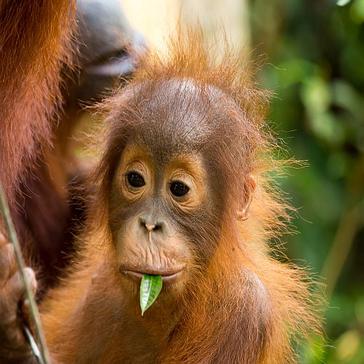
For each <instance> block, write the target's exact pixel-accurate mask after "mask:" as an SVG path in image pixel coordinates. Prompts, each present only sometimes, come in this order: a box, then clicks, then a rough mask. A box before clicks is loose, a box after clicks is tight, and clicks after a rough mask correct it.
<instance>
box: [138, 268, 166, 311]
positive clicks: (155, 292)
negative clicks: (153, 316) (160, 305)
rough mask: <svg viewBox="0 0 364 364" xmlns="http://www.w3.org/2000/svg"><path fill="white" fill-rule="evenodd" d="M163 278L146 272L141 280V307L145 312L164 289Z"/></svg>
mask: <svg viewBox="0 0 364 364" xmlns="http://www.w3.org/2000/svg"><path fill="white" fill-rule="evenodd" d="M162 286H163V280H162V277H161V276H160V275H151V274H144V275H143V277H142V280H141V282H140V308H141V310H142V316H143V315H144V312H145V311H146V310H147V309H148V308H149V307H150V306H151V305H152V304H153V303H154V302H155V300H156V299H157V298H158V296H159V293H160V292H161V290H162Z"/></svg>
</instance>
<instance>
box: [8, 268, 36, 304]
mask: <svg viewBox="0 0 364 364" xmlns="http://www.w3.org/2000/svg"><path fill="white" fill-rule="evenodd" d="M24 274H25V278H26V280H27V282H28V283H29V284H30V287H31V289H32V290H33V291H35V290H36V288H37V281H36V279H35V274H34V271H33V269H31V268H28V267H27V268H25V269H24ZM5 292H6V294H7V295H8V299H9V301H10V302H11V304H14V305H16V304H17V303H18V302H19V301H21V300H22V299H23V298H24V297H25V286H24V283H23V280H22V277H21V275H20V272H16V273H15V274H14V275H13V276H12V277H11V278H10V279H9V280H8V282H7V283H6V287H5Z"/></svg>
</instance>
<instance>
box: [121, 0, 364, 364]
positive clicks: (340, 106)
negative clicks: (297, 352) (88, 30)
mask: <svg viewBox="0 0 364 364" xmlns="http://www.w3.org/2000/svg"><path fill="white" fill-rule="evenodd" d="M122 5H123V7H124V10H125V13H126V16H127V17H128V19H129V21H130V23H131V25H132V26H133V27H134V28H135V29H137V30H138V31H140V32H141V33H142V34H143V35H144V36H145V38H146V40H147V42H148V43H149V46H151V47H158V48H159V49H161V51H164V50H165V44H166V42H165V41H166V37H167V36H168V34H169V33H170V32H171V30H173V29H174V28H175V25H176V23H177V21H178V19H180V20H181V22H182V23H187V24H192V23H194V22H196V21H199V23H200V24H201V25H202V26H203V27H204V28H205V31H206V32H207V34H209V35H211V36H213V35H214V34H215V33H217V32H219V31H221V28H222V27H224V28H225V29H226V32H227V34H228V37H229V38H230V40H231V43H232V44H233V45H235V46H239V47H241V46H243V47H245V48H246V49H247V50H249V52H252V54H255V55H258V56H261V55H264V58H265V59H266V63H265V64H264V66H263V67H262V68H261V70H260V72H259V74H258V79H259V82H260V84H261V85H262V86H264V87H266V88H269V89H270V90H272V91H273V92H274V97H273V99H272V107H271V112H270V115H269V123H270V125H271V127H272V128H273V130H274V131H275V133H276V134H277V137H278V138H279V139H281V140H282V144H284V146H285V148H286V150H287V151H288V152H287V153H288V155H289V156H293V157H294V158H296V159H298V160H301V161H306V162H307V163H306V165H307V166H306V167H304V168H303V167H302V168H295V169H291V170H288V176H287V178H285V179H280V180H279V183H280V184H281V185H282V188H283V189H284V190H285V191H287V192H288V195H289V196H290V200H291V202H292V204H293V205H294V206H295V207H296V208H297V209H298V213H297V214H296V216H295V217H294V220H293V227H294V230H295V231H296V232H295V233H294V234H292V235H289V236H287V237H286V239H285V240H286V241H287V249H288V255H289V256H290V257H291V258H292V259H293V260H294V261H296V262H298V263H299V264H303V265H308V266H309V267H310V269H311V271H312V273H313V275H315V276H316V277H322V279H323V281H325V282H326V292H327V300H328V305H327V308H326V309H325V311H324V316H325V324H324V325H325V332H326V337H325V338H324V339H317V338H312V342H311V343H310V344H309V345H308V346H306V347H304V348H302V350H301V352H302V353H301V360H300V362H301V363H310V364H314V363H330V364H338V363H350V364H362V363H364V289H363V285H364V246H363V242H364V0H351V1H350V0H289V1H287V0H154V1H144V0H123V1H122ZM259 58H261V57H259Z"/></svg>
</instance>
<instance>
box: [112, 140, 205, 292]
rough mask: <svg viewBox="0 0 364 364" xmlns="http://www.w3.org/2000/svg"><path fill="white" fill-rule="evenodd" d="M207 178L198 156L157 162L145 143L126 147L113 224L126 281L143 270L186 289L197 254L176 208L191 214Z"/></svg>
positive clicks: (115, 194) (117, 176)
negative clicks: (180, 226)
mask: <svg viewBox="0 0 364 364" xmlns="http://www.w3.org/2000/svg"><path fill="white" fill-rule="evenodd" d="M206 179H207V178H206V173H205V170H204V167H203V163H202V160H201V157H199V156H198V155H177V156H174V157H172V158H171V159H170V160H168V161H167V162H166V163H158V160H157V158H154V157H153V155H152V153H150V152H148V150H147V149H146V148H145V147H142V146H140V145H138V144H137V143H129V144H128V145H127V146H126V148H125V150H124V152H123V154H122V157H121V160H120V162H119V164H118V167H117V171H116V174H115V176H114V180H113V187H112V196H113V197H112V200H113V204H112V210H111V211H112V214H111V222H110V224H111V229H112V234H113V240H114V243H115V247H116V251H117V260H118V265H119V269H120V273H121V274H122V275H123V276H124V277H125V278H126V279H127V280H129V281H133V282H136V283H139V282H140V279H141V277H142V275H143V274H155V275H161V276H162V279H163V283H164V284H165V285H166V286H167V287H170V286H174V288H176V287H177V289H178V290H179V289H182V288H183V284H184V283H185V282H186V280H187V277H188V274H189V273H191V271H193V266H194V264H195V263H196V262H194V258H193V257H194V256H195V254H194V252H193V249H194V247H193V241H192V240H191V239H190V238H189V237H188V236H187V235H186V234H184V233H183V231H182V229H181V228H179V227H178V224H177V222H176V221H175V219H174V215H173V212H174V211H178V213H179V214H180V215H182V216H184V215H185V216H191V215H193V213H194V212H197V211H198V210H199V209H201V208H203V207H204V205H206V201H207V197H208V194H209V191H208V185H207V183H206ZM115 216H118V217H117V218H115Z"/></svg>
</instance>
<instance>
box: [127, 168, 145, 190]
mask: <svg viewBox="0 0 364 364" xmlns="http://www.w3.org/2000/svg"><path fill="white" fill-rule="evenodd" d="M126 179H127V181H128V184H129V185H130V186H131V187H134V188H141V187H143V186H145V181H144V178H143V176H142V175H141V174H140V173H138V172H135V171H130V172H128V173H127V175H126Z"/></svg>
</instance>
